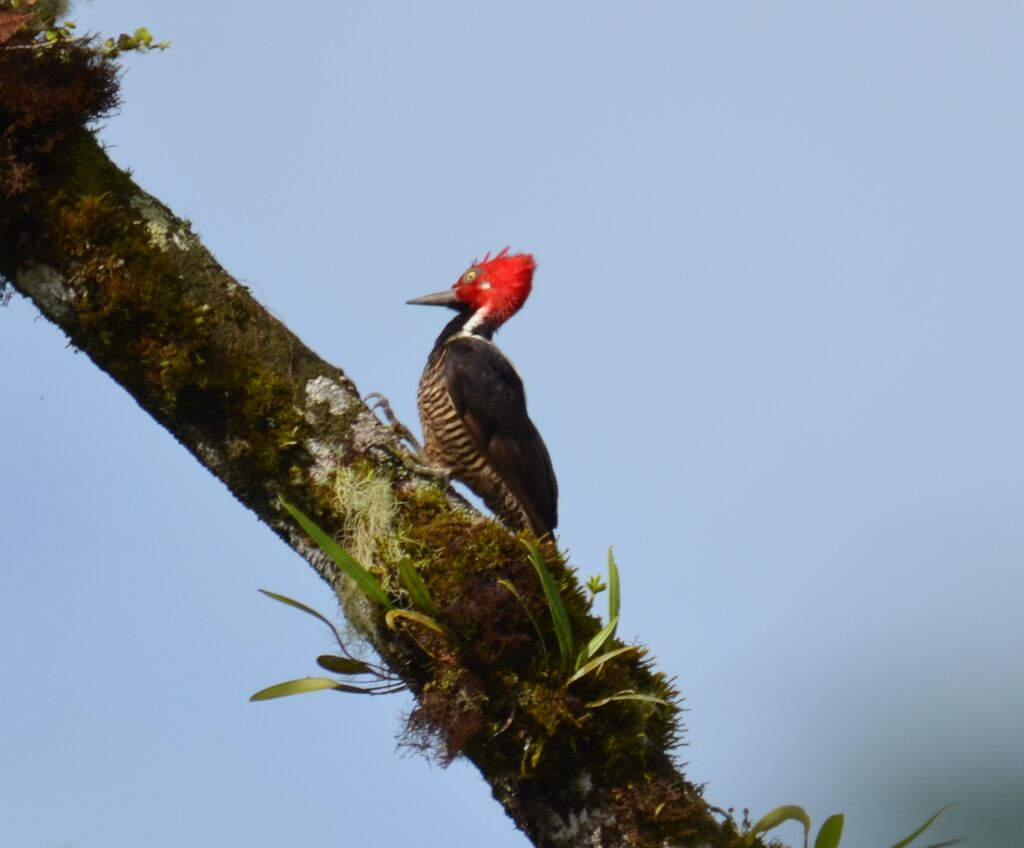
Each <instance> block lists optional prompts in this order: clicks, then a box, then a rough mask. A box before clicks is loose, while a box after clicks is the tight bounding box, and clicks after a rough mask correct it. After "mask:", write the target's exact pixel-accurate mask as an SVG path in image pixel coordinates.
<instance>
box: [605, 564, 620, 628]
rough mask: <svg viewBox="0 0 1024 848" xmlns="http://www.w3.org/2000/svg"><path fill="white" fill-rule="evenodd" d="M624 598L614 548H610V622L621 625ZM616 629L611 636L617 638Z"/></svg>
mask: <svg viewBox="0 0 1024 848" xmlns="http://www.w3.org/2000/svg"><path fill="white" fill-rule="evenodd" d="M621 598H622V596H621V595H620V594H619V567H618V566H617V565H616V564H615V554H614V553H613V551H612V548H608V622H609V623H611V622H613V621H614V622H615V624H616V627H617V626H618V623H619V612H620V609H619V605H620V603H621ZM616 627H613V628H612V632H611V634H610V636H611V637H612V638H614V637H615V630H616Z"/></svg>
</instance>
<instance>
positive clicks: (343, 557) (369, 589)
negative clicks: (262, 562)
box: [279, 498, 393, 609]
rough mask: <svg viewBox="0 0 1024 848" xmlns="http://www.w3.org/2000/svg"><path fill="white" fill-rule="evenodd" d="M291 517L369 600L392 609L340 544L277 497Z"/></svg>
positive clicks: (373, 581) (372, 580)
mask: <svg viewBox="0 0 1024 848" xmlns="http://www.w3.org/2000/svg"><path fill="white" fill-rule="evenodd" d="M279 500H280V501H281V506H283V507H284V508H285V509H286V510H288V512H289V513H291V515H292V517H293V518H294V519H295V520H296V521H297V522H298V523H299V526H300V527H302V529H303V530H305V531H306V533H307V535H309V536H310V538H312V539H313V541H314V542H316V543H317V545H318V546H319V548H320V549H321V550H322V551H323V552H324V553H325V554H327V555H328V556H329V557H330V558H331V559H332V560H334V562H335V564H336V565H337V566H338V568H340V569H341V570H342V571H343V572H344V573H345V574H347V575H348V576H349V577H351V578H352V580H353V582H354V583H355V584H356V585H357V586H358V587H359V588H360V589H361V590H362V592H363V594H364V595H366V596H367V597H368V598H369V599H370V600H372V601H375V602H376V603H378V604H380V605H381V606H382V607H384V608H385V609H393V605H392V603H391V600H390V599H389V598H388V596H387V592H385V591H384V590H383V589H382V588H381V585H380V583H378V582H377V579H376V578H375V577H374V576H373V575H372V574H370V572H369V571H367V570H366V569H365V568H364V567H363V566H362V565H361V564H360V563H358V562H357V561H356V560H355V559H354V558H353V557H352V555H351V554H350V553H349V552H348V551H346V550H345V549H344V548H343V547H342V546H341V545H339V544H338V543H337V542H335V541H334V539H332V538H331V537H330V536H328V535H327V534H326V533H325V532H324V531H323V530H321V529H320V527H319V526H317V524H316V523H315V522H313V521H312V520H311V519H309V518H307V517H306V516H305V515H304V514H303V513H302V511H301V510H299V509H297V508H296V507H294V506H292V505H291V504H290V503H288V502H287V501H286V500H285V499H284V498H280V499H279Z"/></svg>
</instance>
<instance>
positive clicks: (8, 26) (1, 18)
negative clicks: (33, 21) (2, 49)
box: [0, 12, 35, 44]
mask: <svg viewBox="0 0 1024 848" xmlns="http://www.w3.org/2000/svg"><path fill="white" fill-rule="evenodd" d="M34 17H35V14H34V13H33V12H26V13H25V14H18V13H17V12H0V44H3V43H4V42H5V41H10V40H11V39H12V38H13V37H14V34H15V33H16V32H17V31H18V30H19V29H21V25H22V24H23V23H25V21H27V20H28V19H29V18H34Z"/></svg>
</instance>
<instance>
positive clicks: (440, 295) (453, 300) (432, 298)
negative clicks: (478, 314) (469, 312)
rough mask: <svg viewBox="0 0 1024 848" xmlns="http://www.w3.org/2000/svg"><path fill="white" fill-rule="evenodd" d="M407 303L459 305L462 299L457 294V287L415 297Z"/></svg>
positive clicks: (418, 304)
mask: <svg viewBox="0 0 1024 848" xmlns="http://www.w3.org/2000/svg"><path fill="white" fill-rule="evenodd" d="M406 303H412V304H415V305H417V306H458V305H459V304H460V303H461V301H460V300H459V299H458V298H457V297H456V296H455V289H445V290H444V291H439V292H435V293H434V294H426V295H424V296H423V297H414V298H413V299H412V300H407V301H406Z"/></svg>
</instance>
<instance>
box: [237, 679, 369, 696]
mask: <svg viewBox="0 0 1024 848" xmlns="http://www.w3.org/2000/svg"><path fill="white" fill-rule="evenodd" d="M327 689H333V690H334V691H336V692H353V693H358V694H361V695H369V694H371V692H370V690H369V689H362V688H360V687H359V686H349V685H348V684H346V683H339V682H338V681H337V680H331V679H330V678H329V677H302V678H299V679H298V680H289V681H287V682H286V683H277V684H275V685H273V686H268V687H267V688H266V689H260V691H259V692H257V693H255V694H254V695H251V696H250V697H249V700H250V701H272V700H273V699H274V698H287V697H288V696H289V695H304V694H305V693H306V692H323V691H324V690H327Z"/></svg>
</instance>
